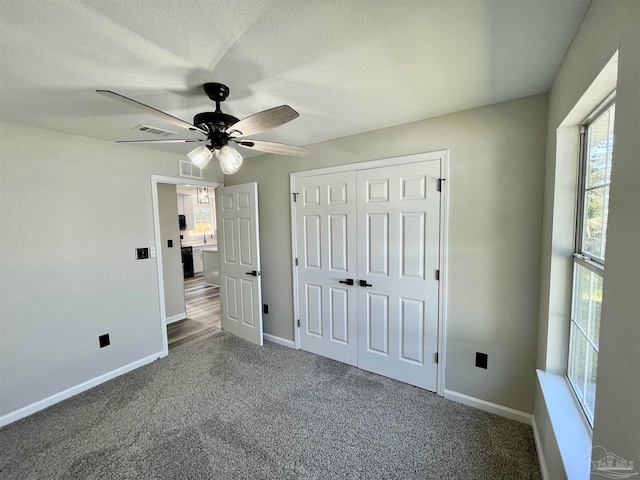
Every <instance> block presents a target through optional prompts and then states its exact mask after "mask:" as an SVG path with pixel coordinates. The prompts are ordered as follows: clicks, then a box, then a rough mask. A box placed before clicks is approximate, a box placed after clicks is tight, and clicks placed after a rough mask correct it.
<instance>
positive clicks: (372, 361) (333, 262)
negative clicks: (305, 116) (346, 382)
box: [291, 152, 448, 393]
mask: <svg viewBox="0 0 640 480" xmlns="http://www.w3.org/2000/svg"><path fill="white" fill-rule="evenodd" d="M447 160H448V154H447V152H434V153H427V154H419V155H411V156H407V157H399V158H394V159H386V160H378V161H374V162H364V163H361V164H354V165H345V166H340V167H332V168H328V169H319V170H314V171H307V172H298V173H294V174H292V175H291V185H292V193H293V194H294V195H293V198H295V203H294V204H293V205H294V208H293V209H292V235H293V244H294V249H293V250H294V257H295V258H294V265H295V267H294V299H295V302H296V311H297V315H296V318H298V319H299V320H298V322H297V324H296V327H297V328H296V344H297V346H298V347H299V348H302V349H304V350H307V351H310V352H313V353H316V354H319V355H323V356H326V357H329V358H333V359H335V360H339V361H342V362H345V363H348V364H350V365H354V366H357V367H359V368H362V369H365V370H369V371H372V372H375V373H378V374H381V375H385V376H388V377H391V378H395V379H397V380H400V381H403V382H406V383H410V384H412V385H416V386H419V387H421V388H425V389H428V390H432V391H438V392H439V393H440V392H441V391H442V390H443V388H444V387H443V385H444V383H443V375H444V365H443V363H444V362H443V361H444V355H443V353H444V352H443V351H444V333H445V332H444V326H445V322H444V313H445V307H444V302H445V299H446V295H445V290H446V282H445V279H446V277H445V273H446V268H445V261H446V223H447V222H446V218H447V197H446V189H445V188H444V183H445V180H444V179H445V178H446V177H447V172H448V170H447V169H448V164H447Z"/></svg>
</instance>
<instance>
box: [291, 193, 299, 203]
mask: <svg viewBox="0 0 640 480" xmlns="http://www.w3.org/2000/svg"><path fill="white" fill-rule="evenodd" d="M291 195H293V201H294V202H297V201H298V193H297V192H293V193H292V194H291Z"/></svg>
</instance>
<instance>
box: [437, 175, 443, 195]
mask: <svg viewBox="0 0 640 480" xmlns="http://www.w3.org/2000/svg"><path fill="white" fill-rule="evenodd" d="M443 182H444V178H439V179H438V191H439V192H441V191H442V183H443Z"/></svg>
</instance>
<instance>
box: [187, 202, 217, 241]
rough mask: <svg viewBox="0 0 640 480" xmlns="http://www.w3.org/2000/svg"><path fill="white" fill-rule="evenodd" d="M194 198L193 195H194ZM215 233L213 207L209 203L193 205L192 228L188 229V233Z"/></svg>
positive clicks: (213, 234) (212, 234)
mask: <svg viewBox="0 0 640 480" xmlns="http://www.w3.org/2000/svg"><path fill="white" fill-rule="evenodd" d="M194 198H195V197H194ZM205 233H206V234H211V236H215V234H216V224H215V207H214V204H213V201H211V203H209V204H207V205H204V204H197V203H196V204H194V205H193V230H189V235H203V234H205Z"/></svg>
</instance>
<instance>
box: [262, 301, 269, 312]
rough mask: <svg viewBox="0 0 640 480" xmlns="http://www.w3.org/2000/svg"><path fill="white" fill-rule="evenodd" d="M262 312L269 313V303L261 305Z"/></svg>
mask: <svg viewBox="0 0 640 480" xmlns="http://www.w3.org/2000/svg"><path fill="white" fill-rule="evenodd" d="M262 313H265V314H267V315H268V314H269V305H267V304H266V303H265V304H263V305H262Z"/></svg>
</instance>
